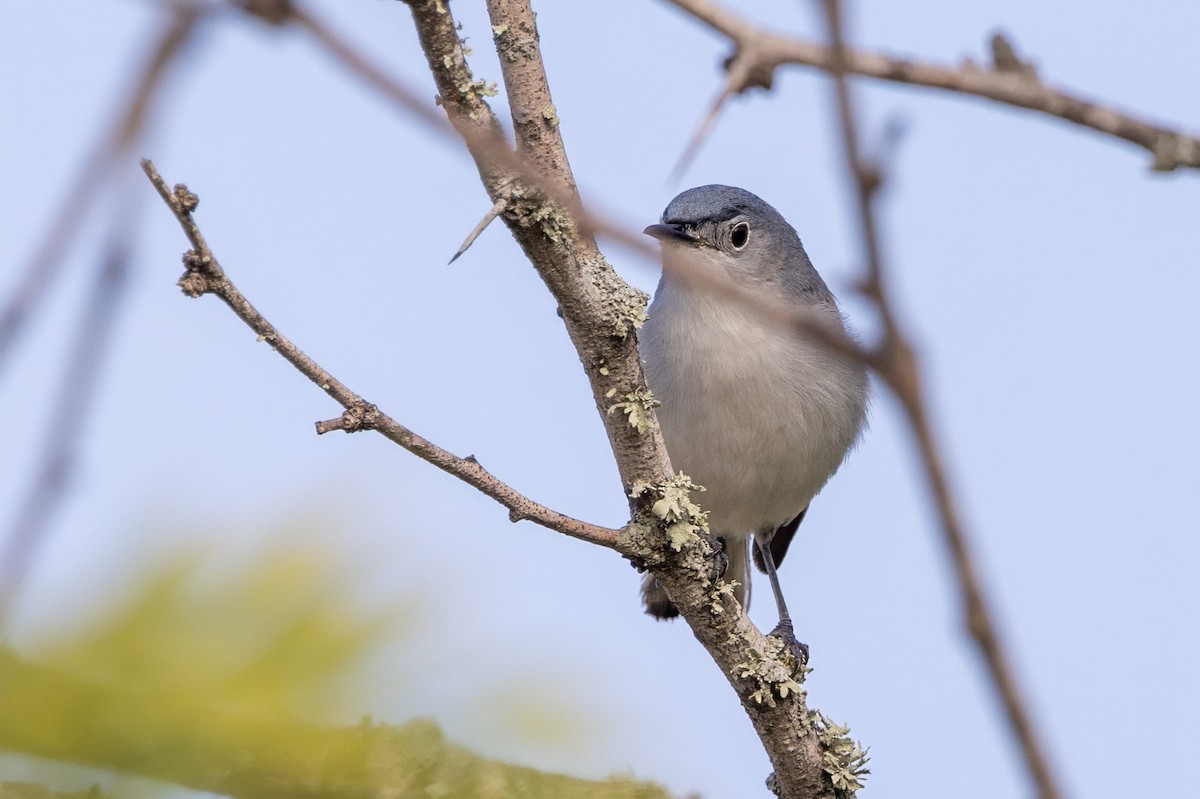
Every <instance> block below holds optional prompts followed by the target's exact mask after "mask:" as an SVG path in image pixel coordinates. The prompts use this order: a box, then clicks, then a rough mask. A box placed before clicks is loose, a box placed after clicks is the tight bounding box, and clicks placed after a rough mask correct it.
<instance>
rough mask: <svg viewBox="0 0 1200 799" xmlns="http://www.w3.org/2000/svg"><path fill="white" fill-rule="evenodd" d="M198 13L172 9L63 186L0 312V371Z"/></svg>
mask: <svg viewBox="0 0 1200 799" xmlns="http://www.w3.org/2000/svg"><path fill="white" fill-rule="evenodd" d="M200 15H201V10H200V9H199V8H198V7H196V6H192V5H186V6H184V5H176V6H175V7H174V9H173V12H172V14H171V16H170V18H169V19H168V20H167V21H166V23H165V24H164V27H163V31H162V33H160V34H159V36H158V37H157V38H156V39H155V42H154V45H153V46H152V47H151V48H150V51H149V53H148V55H147V57H146V63H145V66H143V67H142V68H141V69H140V70H138V72H137V73H136V74H137V77H136V78H135V79H134V81H133V85H132V86H131V87H130V90H129V96H128V99H127V100H126V101H125V103H124V104H123V105H122V106H121V107H120V110H119V111H118V112H117V114H116V116H115V117H113V121H112V123H111V124H110V125H109V127H108V128H107V129H106V130H105V132H104V134H103V135H102V136H101V137H100V139H99V140H98V141H97V142H96V145H95V147H94V148H93V150H92V152H91V154H90V155H88V157H87V160H86V161H85V162H84V165H83V167H82V168H81V169H80V170H79V173H78V174H77V175H76V176H75V180H74V181H73V182H72V184H71V186H70V188H68V189H67V192H66V194H65V195H64V197H63V201H62V205H61V207H60V208H59V209H58V212H57V213H56V214H55V215H54V221H53V222H52V223H51V224H50V228H49V230H47V231H46V233H45V235H44V236H43V237H42V239H41V243H40V244H39V245H38V248H37V250H36V251H35V252H34V255H33V258H32V259H31V260H30V261H29V263H28V264H27V265H26V267H25V271H24V273H23V274H22V275H21V278H20V280H19V281H18V283H17V286H16V288H15V289H14V291H13V293H12V295H11V296H10V297H9V298H8V302H7V303H6V304H5V306H4V308H3V309H2V310H0V370H2V369H3V368H4V366H5V362H6V360H7V357H8V355H9V352H10V350H11V349H12V346H13V344H14V342H15V341H16V339H17V337H18V336H19V335H20V333H21V330H22V329H23V328H24V327H25V324H26V323H27V322H28V321H29V319H30V317H31V316H32V314H33V313H34V311H36V310H37V307H38V305H39V304H40V303H41V301H42V299H43V298H44V297H45V296H46V293H47V292H48V291H49V289H50V286H51V285H53V283H54V280H55V278H56V277H58V273H59V272H60V271H61V269H62V266H63V263H64V262H65V255H66V252H67V250H68V249H69V248H70V246H71V242H72V241H74V239H75V236H76V235H77V234H78V232H79V231H80V230H82V229H83V225H82V224H80V219H81V218H82V217H84V216H85V215H86V214H87V211H88V208H89V206H90V205H91V204H92V202H93V201H94V200H95V199H96V197H97V195H98V194H99V192H100V190H101V189H102V188H103V187H104V186H105V183H106V181H105V178H106V177H107V176H108V174H109V172H110V171H111V169H112V166H113V165H114V164H115V163H117V162H119V161H120V160H121V157H122V156H123V155H125V154H127V153H129V151H130V150H131V149H132V147H133V144H134V143H135V142H136V141H137V139H138V137H139V135H140V134H141V131H142V130H143V129H144V128H145V125H146V120H147V119H148V118H149V117H150V114H151V111H152V109H153V108H154V104H155V102H156V101H157V99H158V97H159V92H160V90H161V88H162V86H163V83H164V81H165V79H166V76H167V75H168V73H169V72H170V67H171V65H172V64H175V63H178V61H179V57H180V55H182V53H183V52H184V50H185V46H186V45H187V44H188V43H189V42H190V41H191V40H192V34H193V32H194V31H195V29H196V24H197V22H199V20H200Z"/></svg>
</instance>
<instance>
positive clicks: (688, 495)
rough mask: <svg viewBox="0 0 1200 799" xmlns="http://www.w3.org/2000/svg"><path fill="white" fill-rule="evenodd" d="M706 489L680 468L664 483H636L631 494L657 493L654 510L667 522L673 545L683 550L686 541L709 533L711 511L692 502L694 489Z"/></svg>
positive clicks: (695, 539) (652, 511)
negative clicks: (677, 472) (708, 511)
mask: <svg viewBox="0 0 1200 799" xmlns="http://www.w3.org/2000/svg"><path fill="white" fill-rule="evenodd" d="M703 490H704V489H703V488H702V487H701V486H698V485H696V484H695V483H693V482H692V478H690V477H688V476H687V475H686V474H684V473H683V472H680V473H679V474H677V475H675V476H674V477H672V478H670V479H668V480H667V481H666V482H664V483H654V484H652V483H634V485H633V488H632V490H631V491H630V495H631V496H633V497H634V498H637V497H641V496H643V495H645V494H650V495H652V496H654V497H657V499H655V500H654V504H653V505H651V506H650V512H651V513H653V514H654V516H655V517H657V518H658V519H661V520H662V521H663V522H665V531H666V533H667V540H668V543H669V544H670V545H671V549H673V550H675V551H676V552H679V551H680V550H682V549H683V547H684V545H685V544H689V543H692V542H694V541H697V540H698V539H699V537H700V535H701V534H706V533H708V513H707V512H706V511H703V510H701V509H700V506H699V505H697V504H696V503H695V502H692V492H693V491H703Z"/></svg>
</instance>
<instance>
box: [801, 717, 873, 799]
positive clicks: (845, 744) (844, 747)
mask: <svg viewBox="0 0 1200 799" xmlns="http://www.w3.org/2000/svg"><path fill="white" fill-rule="evenodd" d="M808 722H809V725H810V726H811V727H812V729H813V731H814V732H816V734H817V740H818V742H819V743H820V746H821V769H822V770H823V771H824V772H825V773H826V774H828V775H829V779H830V781H831V782H832V783H833V790H834V795H835V796H836V797H837V799H853V797H854V795H855V792H856V791H858V790H859V789H860V788H862V787H863V784H864V783H865V782H866V779H867V775H868V774H870V773H871V770H870V769H869V768H867V763H868V762H869V760H870V756H869V753H868V751H867V750H866V749H863V747H862V744H860V743H859V742H858V741H855V740H853V739H851V738H850V728H849V727H844V726H842V725H841V724H835V723H834V722H833V721H830V720H829V718H828V717H826V716H825V714H824V713H822V712H821V711H819V710H810V711H808Z"/></svg>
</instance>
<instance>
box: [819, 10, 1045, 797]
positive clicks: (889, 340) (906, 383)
mask: <svg viewBox="0 0 1200 799" xmlns="http://www.w3.org/2000/svg"><path fill="white" fill-rule="evenodd" d="M822 3H823V5H824V7H825V16H826V19H827V21H828V26H829V41H830V48H829V52H830V54H831V59H830V62H829V66H830V73H831V75H832V76H833V82H834V91H835V96H836V101H837V111H838V118H839V122H840V127H841V131H842V141H843V145H844V146H843V150H844V154H845V159H846V167H847V169H848V171H849V172H850V174H851V175H852V176H853V183H854V186H855V188H856V190H857V191H856V195H855V196H856V200H857V211H858V219H859V226H860V228H861V230H862V239H863V246H864V249H865V250H866V259H867V279H866V280H865V281H864V291H865V293H866V294H867V295H868V296H869V297H870V298H872V299H873V300H874V302H875V305H876V308H877V309H878V312H879V315H880V320H881V322H882V327H883V337H884V340H883V343H882V344H881V345H880V347H879V348H878V357H877V358H876V359H874V362H873V365H874V366H875V368H876V371H877V372H878V374H879V375H880V377H882V378H883V380H884V381H885V382H886V383H887V384H888V386H889V387H890V388H891V389H892V391H893V392H895V394H896V396H897V397H898V398H899V399H900V401H901V403H902V405H903V407H904V409H905V412H906V414H907V416H908V421H909V424H910V426H911V428H912V432H913V437H914V438H915V439H916V441H917V446H918V449H919V450H920V453H921V460H922V462H923V465H924V471H925V476H926V479H927V481H928V482H929V488H930V491H931V493H932V494H933V499H934V503H935V505H936V507H937V511H938V517H939V519H940V521H941V530H942V536H943V542H944V544H945V545H946V548H947V549H949V550H950V553H951V555H952V558H953V561H954V566H955V569H956V573H957V576H958V582H959V588H960V591H961V593H962V601H963V604H964V608H965V616H966V622H967V627H968V629H969V631H970V633H971V635H972V637H973V638H974V640H975V642H976V643H977V644H978V646H979V648H980V650H981V652H982V654H983V656H984V660H985V662H986V663H987V666H988V671H989V674H990V675H991V678H992V684H993V687H994V689H995V690H996V692H997V694H998V695H999V698H1000V700H1001V703H1002V704H1003V706H1004V709H1005V711H1006V713H1007V717H1008V720H1009V725H1010V727H1011V729H1012V732H1013V734H1014V735H1015V736H1016V738H1017V740H1018V742H1019V744H1020V746H1021V751H1022V752H1023V754H1024V756H1025V762H1026V766H1027V768H1028V769H1029V773H1030V777H1031V779H1032V780H1033V782H1034V783H1035V784H1036V785H1037V787H1038V792H1039V795H1040V796H1041V797H1042V799H1057V797H1059V796H1061V792H1060V791H1059V789H1058V786H1057V781H1056V779H1055V777H1054V774H1053V771H1052V770H1051V768H1050V765H1049V760H1048V758H1047V757H1046V754H1045V752H1044V750H1043V747H1042V745H1041V743H1040V742H1039V738H1038V735H1037V733H1036V731H1035V729H1034V726H1033V721H1032V718H1031V716H1030V714H1029V711H1028V710H1027V708H1026V707H1025V702H1024V700H1023V699H1022V697H1021V692H1020V691H1019V690H1018V688H1017V684H1016V677H1015V676H1014V674H1013V670H1012V667H1011V665H1010V664H1009V662H1008V656H1007V654H1006V651H1005V648H1004V646H1003V645H1002V643H1001V640H1000V635H999V632H998V631H997V629H996V626H995V624H994V622H993V621H992V614H991V611H990V610H989V608H988V604H987V601H986V599H985V595H984V590H983V585H982V581H981V579H980V577H979V573H978V571H977V570H976V568H975V565H974V560H973V558H972V556H971V547H970V544H969V543H968V539H969V536H968V533H967V530H966V528H965V526H964V525H963V522H962V519H961V516H960V515H959V513H958V509H957V507H956V504H955V501H954V498H953V496H952V493H951V491H950V487H949V479H948V477H947V475H946V470H945V466H944V464H943V461H942V457H941V454H940V452H939V450H938V447H937V445H936V442H935V440H934V433H933V426H932V424H931V422H930V419H929V414H928V412H927V410H926V408H925V404H924V402H923V399H922V396H921V379H920V374H919V370H918V365H917V359H916V356H915V354H914V353H913V349H912V346H911V345H910V344H909V341H908V338H907V337H906V336H905V335H904V333H903V331H902V330H901V329H900V326H899V323H898V322H897V320H896V318H895V314H894V313H893V311H892V304H891V294H890V293H889V292H888V291H887V286H886V281H885V269H884V264H883V255H882V252H881V248H880V243H879V232H878V225H877V222H876V218H875V211H874V198H875V195H876V192H877V190H878V188H879V186H880V182H881V176H880V173H879V170H878V168H877V167H876V166H874V165H871V164H868V163H867V162H866V161H865V160H864V158H863V156H862V154H861V150H860V148H859V140H858V131H857V120H856V116H855V111H854V103H853V98H852V97H851V94H850V85H849V80H847V77H846V75H847V72H848V70H849V64H850V61H849V59H850V57H851V56H850V54H849V53H848V51H847V50H846V45H845V36H844V33H843V30H842V22H841V9H840V4H839V3H838V0H822Z"/></svg>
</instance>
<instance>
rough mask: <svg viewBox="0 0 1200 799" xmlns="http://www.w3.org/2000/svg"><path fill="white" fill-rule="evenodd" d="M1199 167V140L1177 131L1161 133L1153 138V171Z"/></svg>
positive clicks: (1171, 170)
mask: <svg viewBox="0 0 1200 799" xmlns="http://www.w3.org/2000/svg"><path fill="white" fill-rule="evenodd" d="M1183 166H1190V167H1200V142H1198V141H1197V140H1196V139H1193V138H1191V137H1190V136H1181V135H1179V134H1178V133H1161V134H1159V136H1158V138H1156V139H1155V140H1154V163H1153V164H1152V165H1151V169H1153V170H1154V171H1155V172H1173V171H1175V170H1176V169H1178V168H1180V167H1183Z"/></svg>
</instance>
